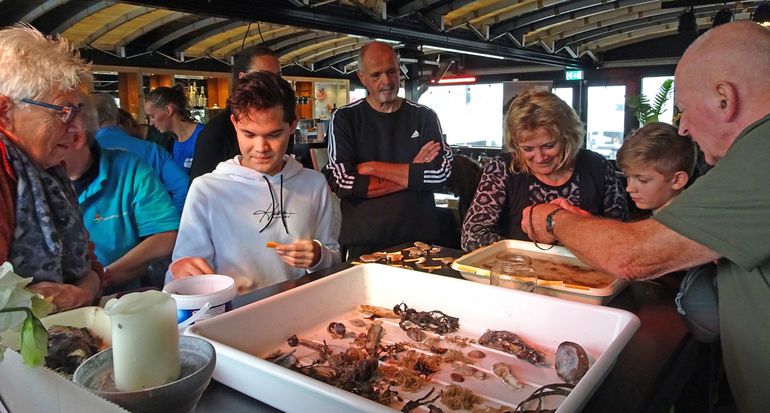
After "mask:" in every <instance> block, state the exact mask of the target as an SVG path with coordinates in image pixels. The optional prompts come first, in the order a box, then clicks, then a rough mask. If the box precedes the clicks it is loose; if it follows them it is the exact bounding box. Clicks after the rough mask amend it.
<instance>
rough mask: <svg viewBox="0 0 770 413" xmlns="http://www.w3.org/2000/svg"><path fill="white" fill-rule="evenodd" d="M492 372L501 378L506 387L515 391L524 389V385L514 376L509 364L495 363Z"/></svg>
mask: <svg viewBox="0 0 770 413" xmlns="http://www.w3.org/2000/svg"><path fill="white" fill-rule="evenodd" d="M492 372H493V373H495V376H497V377H499V378H500V380H502V381H503V383H505V385H506V386H508V387H510V388H513V389H522V388H524V383H522V382H520V381H519V379H517V378H516V376H514V375H513V373H512V372H511V367H510V366H508V365H507V364H505V363H495V365H494V366H492Z"/></svg>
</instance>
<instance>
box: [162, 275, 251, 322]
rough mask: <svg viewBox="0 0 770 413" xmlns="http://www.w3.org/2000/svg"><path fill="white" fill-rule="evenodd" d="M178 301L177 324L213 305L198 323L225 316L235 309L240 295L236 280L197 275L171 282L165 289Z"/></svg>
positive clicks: (221, 276) (217, 276)
mask: <svg viewBox="0 0 770 413" xmlns="http://www.w3.org/2000/svg"><path fill="white" fill-rule="evenodd" d="M163 291H165V292H167V293H169V294H171V297H173V298H174V300H175V301H176V308H177V310H176V314H177V323H181V322H183V321H185V320H187V319H188V318H190V317H192V316H193V314H195V313H197V312H198V310H200V309H201V307H203V306H204V305H205V304H206V303H210V304H211V308H209V309H208V310H207V311H206V312H205V313H204V314H202V315H201V316H200V317H199V318H198V321H200V320H205V319H207V318H211V317H214V316H216V315H219V314H223V313H225V312H227V311H230V310H232V309H233V298H235V296H236V295H238V290H237V289H236V288H235V280H233V279H232V278H231V277H228V276H226V275H218V274H212V275H196V276H192V277H185V278H180V279H178V280H174V281H171V282H170V283H168V284H166V286H165V287H163Z"/></svg>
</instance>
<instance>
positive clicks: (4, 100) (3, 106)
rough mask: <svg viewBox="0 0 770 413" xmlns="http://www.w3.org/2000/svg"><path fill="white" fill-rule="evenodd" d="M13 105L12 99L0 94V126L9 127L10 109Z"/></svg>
mask: <svg viewBox="0 0 770 413" xmlns="http://www.w3.org/2000/svg"><path fill="white" fill-rule="evenodd" d="M12 107H13V99H11V98H9V97H8V96H2V95H0V126H2V128H3V129H9V128H10V125H11V116H10V113H9V112H10V110H11V108H12Z"/></svg>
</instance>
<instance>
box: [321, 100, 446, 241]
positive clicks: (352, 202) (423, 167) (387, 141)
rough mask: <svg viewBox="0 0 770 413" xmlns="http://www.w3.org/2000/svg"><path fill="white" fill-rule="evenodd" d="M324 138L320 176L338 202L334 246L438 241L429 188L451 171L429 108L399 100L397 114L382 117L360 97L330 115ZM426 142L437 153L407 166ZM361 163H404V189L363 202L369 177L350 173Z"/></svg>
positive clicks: (439, 126) (439, 133) (443, 143)
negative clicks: (323, 171) (324, 159)
mask: <svg viewBox="0 0 770 413" xmlns="http://www.w3.org/2000/svg"><path fill="white" fill-rule="evenodd" d="M328 137H329V164H328V165H327V171H326V172H327V173H326V176H327V178H328V180H329V184H330V185H331V187H332V189H333V190H334V191H335V193H336V194H337V196H338V197H339V198H340V199H341V201H342V202H341V209H342V228H341V230H340V243H342V244H345V245H395V244H399V243H403V242H408V241H417V240H422V241H426V242H430V241H435V240H438V238H439V228H438V219H437V217H436V216H435V203H434V200H433V190H434V189H436V188H438V187H440V186H441V184H442V183H444V181H446V179H447V178H448V177H449V175H450V174H451V172H452V150H451V148H449V146H448V145H447V144H446V142H445V140H444V138H443V134H442V132H441V125H440V124H439V120H438V116H437V115H436V113H435V112H433V110H431V109H430V108H428V107H427V106H423V105H419V104H416V103H414V102H410V101H408V100H404V101H403V103H402V104H401V107H400V108H399V109H398V110H397V111H395V112H393V113H382V112H378V111H376V110H374V109H373V108H372V107H371V106H370V105H369V103H368V102H367V101H366V99H361V100H359V101H356V102H353V103H351V104H349V105H346V106H343V107H341V108H339V109H337V110H336V111H335V112H334V114H333V115H332V119H331V126H330V128H329V133H328ZM429 141H436V142H440V143H441V145H442V150H441V152H440V153H439V155H438V156H437V157H436V158H435V159H434V160H433V161H432V162H430V163H419V164H415V163H412V160H413V159H414V157H415V155H417V153H418V152H419V151H420V148H422V146H423V145H425V144H426V143H427V142H429ZM367 161H383V162H392V163H408V164H410V165H409V184H408V187H407V189H406V190H404V191H400V192H396V193H392V194H389V195H385V196H382V197H378V198H371V199H367V198H366V193H367V190H368V187H369V176H367V175H359V174H358V173H357V172H356V165H357V164H359V163H362V162H367Z"/></svg>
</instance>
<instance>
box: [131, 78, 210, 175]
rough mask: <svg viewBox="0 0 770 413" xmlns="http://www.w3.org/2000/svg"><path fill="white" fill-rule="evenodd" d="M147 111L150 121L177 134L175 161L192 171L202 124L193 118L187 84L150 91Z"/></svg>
mask: <svg viewBox="0 0 770 413" xmlns="http://www.w3.org/2000/svg"><path fill="white" fill-rule="evenodd" d="M144 112H145V113H146V114H147V119H148V120H149V121H150V125H152V126H154V127H156V128H157V129H158V130H159V131H161V132H163V133H167V132H171V133H173V134H174V135H176V142H174V147H173V150H172V155H173V157H174V161H176V163H177V164H179V166H181V167H182V169H184V170H185V172H187V174H188V175H189V174H190V167H191V166H192V161H193V155H194V154H195V142H196V141H197V140H198V134H199V133H200V131H201V130H202V129H203V124H200V123H197V122H195V120H193V118H192V115H191V114H190V108H189V107H188V106H187V97H186V96H185V93H184V88H183V87H182V86H181V85H176V86H174V87H165V86H162V87H159V88H156V89H155V90H153V91H152V92H150V93H149V94H148V95H147V98H146V100H145V102H144Z"/></svg>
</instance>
